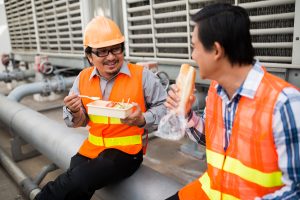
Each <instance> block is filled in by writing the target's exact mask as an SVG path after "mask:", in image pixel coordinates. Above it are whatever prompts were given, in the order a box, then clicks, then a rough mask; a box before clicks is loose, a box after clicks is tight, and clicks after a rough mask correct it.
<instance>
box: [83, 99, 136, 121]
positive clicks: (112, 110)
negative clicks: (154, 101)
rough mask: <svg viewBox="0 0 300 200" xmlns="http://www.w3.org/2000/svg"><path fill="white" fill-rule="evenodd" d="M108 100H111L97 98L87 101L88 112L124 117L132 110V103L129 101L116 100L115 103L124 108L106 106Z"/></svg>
mask: <svg viewBox="0 0 300 200" xmlns="http://www.w3.org/2000/svg"><path fill="white" fill-rule="evenodd" d="M110 102H111V101H103V100H97V101H93V102H91V103H88V104H87V107H88V114H91V115H99V116H106V117H115V118H120V119H124V118H126V117H127V116H128V115H129V114H130V113H131V112H132V108H133V105H132V104H130V103H121V102H117V104H119V105H123V106H124V107H125V108H124V109H123V108H118V107H106V105H107V104H109V103H110Z"/></svg>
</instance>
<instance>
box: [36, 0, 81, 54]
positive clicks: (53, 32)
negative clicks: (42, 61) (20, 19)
mask: <svg viewBox="0 0 300 200" xmlns="http://www.w3.org/2000/svg"><path fill="white" fill-rule="evenodd" d="M34 3H35V12H36V19H37V27H38V35H39V42H40V48H41V52H49V53H67V54H82V52H83V47H82V27H81V15H80V3H79V0H67V1H66V0H60V1H58V0H35V1H34Z"/></svg>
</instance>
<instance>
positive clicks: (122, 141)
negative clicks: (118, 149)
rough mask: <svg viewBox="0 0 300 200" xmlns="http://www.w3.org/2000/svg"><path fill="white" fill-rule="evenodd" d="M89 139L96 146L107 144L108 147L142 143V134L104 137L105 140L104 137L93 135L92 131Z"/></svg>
mask: <svg viewBox="0 0 300 200" xmlns="http://www.w3.org/2000/svg"><path fill="white" fill-rule="evenodd" d="M88 140H89V142H90V143H92V144H94V145H96V146H106V147H111V146H126V145H134V144H142V136H141V135H132V136H124V137H114V138H104V141H103V137H98V136H95V135H92V134H91V133H90V134H89V136H88Z"/></svg>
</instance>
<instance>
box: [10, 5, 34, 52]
mask: <svg viewBox="0 0 300 200" xmlns="http://www.w3.org/2000/svg"><path fill="white" fill-rule="evenodd" d="M4 5H5V9H6V16H7V24H8V29H9V35H10V40H11V46H12V49H13V50H15V51H27V52H28V51H29V52H36V49H37V45H36V35H35V31H34V22H33V17H32V8H31V0H23V1H19V0H5V1H4Z"/></svg>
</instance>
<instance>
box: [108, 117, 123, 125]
mask: <svg viewBox="0 0 300 200" xmlns="http://www.w3.org/2000/svg"><path fill="white" fill-rule="evenodd" d="M110 124H122V123H121V120H120V118H116V117H111V118H110Z"/></svg>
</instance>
